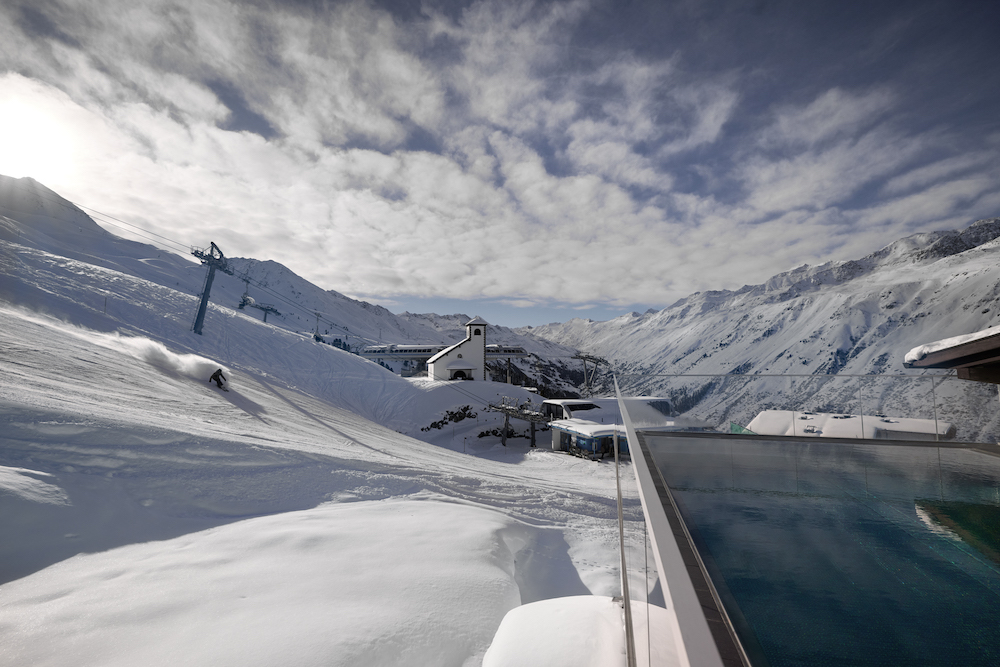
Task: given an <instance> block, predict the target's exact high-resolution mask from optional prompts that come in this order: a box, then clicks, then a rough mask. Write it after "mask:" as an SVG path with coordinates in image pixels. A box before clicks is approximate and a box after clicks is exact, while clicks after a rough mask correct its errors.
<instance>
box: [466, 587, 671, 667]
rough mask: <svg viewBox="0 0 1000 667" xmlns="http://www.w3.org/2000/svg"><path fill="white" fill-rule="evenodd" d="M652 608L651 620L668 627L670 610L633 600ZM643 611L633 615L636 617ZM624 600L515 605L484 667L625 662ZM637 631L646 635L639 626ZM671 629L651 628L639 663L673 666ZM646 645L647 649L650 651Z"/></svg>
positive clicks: (604, 666)
mask: <svg viewBox="0 0 1000 667" xmlns="http://www.w3.org/2000/svg"><path fill="white" fill-rule="evenodd" d="M639 607H645V608H646V609H648V610H649V617H650V622H651V624H655V625H657V627H661V628H664V627H667V624H668V622H669V621H668V619H667V610H666V609H663V608H661V607H655V606H652V605H646V604H645V603H633V605H632V608H633V609H634V610H637V609H638V608H639ZM637 617H638V618H645V615H644V614H633V621H635V618H637ZM624 623H625V621H624V614H623V613H622V605H621V603H619V602H616V601H614V600H613V599H612V598H609V597H603V596H596V595H585V596H573V597H564V598H555V599H552V600H543V601H541V602H535V603H532V604H526V605H523V606H521V607H517V608H516V609H512V610H511V611H509V612H507V615H506V616H504V619H503V622H502V623H501V624H500V627H499V628H498V629H497V633H496V636H495V637H494V638H493V643H492V644H491V645H490V649H489V651H487V652H486V655H485V656H484V657H483V667H532V666H533V665H538V666H539V667H541V666H543V665H544V667H610V666H612V665H623V664H625V632H624ZM639 630H640V632H639V633H638V635H637V636H639V635H641V636H643V637H645V636H646V635H645V633H644V632H642V629H641V628H639ZM668 638H669V633H667V632H654V633H649V643H648V644H645V643H644V642H638V643H639V644H642V645H641V646H640V647H637V648H638V649H639V650H640V651H641V655H640V656H637V657H638V658H639V660H638V661H637V662H638V663H639V664H644V665H645V664H649V665H657V666H658V667H674V666H675V665H679V664H680V662H679V660H678V658H677V652H676V651H675V650H673V647H672V645H670V644H669V639H668ZM647 650H648V651H649V653H648V655H647Z"/></svg>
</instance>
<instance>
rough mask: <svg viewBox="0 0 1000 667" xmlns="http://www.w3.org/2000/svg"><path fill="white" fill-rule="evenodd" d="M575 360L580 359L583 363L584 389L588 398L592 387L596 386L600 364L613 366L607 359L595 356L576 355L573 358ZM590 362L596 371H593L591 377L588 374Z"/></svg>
mask: <svg viewBox="0 0 1000 667" xmlns="http://www.w3.org/2000/svg"><path fill="white" fill-rule="evenodd" d="M573 359H579V360H580V361H582V362H583V384H584V387H585V388H586V389H585V391H586V393H587V396H590V395H591V385H593V384H594V380H595V379H596V377H597V366H598V365H599V364H604V365H605V366H610V365H611V364H609V363H608V361H607V360H606V359H604V358H602V357H595V356H594V355H591V354H576V355H574V356H573ZM588 361H590V362H592V363H593V364H594V370H593V371H591V372H590V374H589V375H588V374H587V362H588Z"/></svg>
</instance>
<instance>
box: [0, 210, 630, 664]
mask: <svg viewBox="0 0 1000 667" xmlns="http://www.w3.org/2000/svg"><path fill="white" fill-rule="evenodd" d="M4 210H5V211H6V213H5V214H6V215H7V216H8V217H7V218H0V223H2V224H0V227H2V230H0V231H2V232H3V234H0V369H2V372H0V534H2V535H3V536H4V539H3V540H2V541H0V665H25V664H33V665H126V664H127V665H157V664H189V665H227V664H233V665H235V664H239V665H241V666H243V667H246V666H253V665H274V664H278V663H282V664H295V665H313V664H324V665H359V664H363V665H422V664H424V665H456V666H459V665H461V666H465V665H468V666H474V665H479V664H480V663H481V662H482V660H483V656H484V654H485V653H486V650H487V649H488V648H489V647H490V645H491V643H493V644H494V645H495V646H497V647H498V649H497V650H500V647H501V646H502V644H503V641H502V640H501V641H500V642H499V643H495V642H493V638H494V632H495V631H496V630H497V628H498V627H499V626H500V624H501V621H502V619H503V618H504V616H505V615H506V614H507V612H509V611H510V610H512V609H515V608H518V606H519V605H522V604H529V603H534V602H538V601H542V600H551V599H556V598H561V597H574V596H593V597H595V599H601V600H606V599H607V598H609V597H610V596H613V595H617V594H618V593H619V573H618V566H617V563H618V559H619V557H618V553H617V521H616V512H615V503H614V497H615V481H614V472H613V466H610V465H607V464H599V463H592V462H588V461H582V460H581V459H578V458H575V457H569V456H566V455H563V454H559V453H555V452H551V451H549V450H547V448H545V447H544V446H543V447H539V448H538V449H531V448H529V446H528V442H527V440H526V439H524V438H512V439H510V440H508V446H507V447H506V448H504V447H502V446H501V445H500V443H499V438H497V437H493V436H489V435H487V436H485V437H480V434H481V433H483V432H485V431H488V430H490V429H493V428H496V427H497V426H499V425H500V424H502V415H498V414H496V413H489V412H487V411H485V409H484V408H485V405H486V403H488V402H492V401H497V400H499V399H500V398H501V397H504V396H508V397H511V398H512V399H513V400H515V401H517V402H522V401H524V400H528V399H534V400H536V401H537V400H538V399H537V397H536V396H534V395H532V394H531V393H529V392H527V391H526V390H524V389H522V388H518V387H513V386H510V385H505V384H498V383H493V382H458V383H456V382H434V381H429V380H426V379H423V380H408V379H403V378H400V377H399V376H396V375H394V374H392V373H389V372H387V371H386V370H385V369H383V368H381V367H380V366H378V365H376V364H374V363H371V362H369V361H367V360H364V359H362V358H360V357H358V356H356V355H353V354H350V353H347V352H345V351H343V350H340V349H337V348H334V347H331V346H329V345H323V344H320V343H316V342H314V341H313V340H312V337H311V335H310V332H309V331H308V330H306V331H297V330H293V329H291V328H288V327H285V326H277V325H276V324H272V323H271V321H270V319H269V321H268V323H267V324H264V323H263V322H262V321H261V320H259V319H256V318H255V317H253V316H251V315H248V314H246V313H243V312H240V311H237V310H234V309H232V308H230V307H224V306H220V305H219V303H218V302H217V299H216V297H215V291H214V288H213V299H212V303H211V305H210V308H209V311H208V315H207V317H206V322H205V335H204V336H197V335H195V334H193V333H192V332H191V331H190V324H191V319H192V317H193V314H194V312H195V309H196V306H197V298H196V296H195V295H194V294H192V293H191V292H189V291H187V290H186V289H185V288H184V286H183V285H178V283H182V282H184V280H182V279H186V280H187V284H188V285H190V284H197V283H198V282H199V281H198V276H199V275H201V274H202V273H203V270H202V269H201V268H200V267H198V266H197V265H193V264H190V263H188V262H186V261H184V260H179V259H176V258H171V257H169V256H166V255H165V254H164V253H161V251H159V250H157V249H155V248H151V247H149V246H143V245H141V244H134V243H130V242H125V241H122V240H120V239H115V238H113V237H109V236H108V235H106V234H97V232H95V231H94V230H93V229H88V228H87V227H86V226H85V225H86V224H87V219H85V218H79V219H78V218H73V220H72V221H71V222H72V224H63V223H66V220H65V219H57V218H56V217H54V216H55V213H53V215H52V216H48V217H46V216H44V215H39V214H34V215H33V217H30V219H28V221H27V222H25V221H24V220H20V219H15V217H12V216H14V213H12V212H11V207H6V208H5V209H4ZM62 210H65V209H62ZM61 225H62V226H61ZM94 227H95V228H96V225H95V226H94ZM39 229H42V230H43V231H44V234H43V233H41V232H40V231H39ZM72 234H77V235H80V234H83V235H87V234H91V235H90V236H88V237H87V242H86V243H83V242H79V243H77V242H74V241H73V238H69V239H67V238H64V237H65V235H70V236H71V237H72ZM69 255H73V257H70V256H69ZM147 260H148V261H147ZM184 272H189V273H190V274H191V275H189V276H186V274H185V273H184ZM185 276H186V277H185ZM289 280H290V278H289ZM240 287H242V285H240ZM231 301H233V300H232V299H229V300H228V301H226V303H229V302H231ZM105 303H106V304H107V305H106V306H105ZM230 305H235V303H231V304H230ZM348 305H350V304H348ZM351 308H354V306H351ZM360 311H364V313H368V314H369V315H370V313H371V310H370V309H363V308H362V309H360ZM351 312H354V311H352V310H350V309H347V308H346V307H345V309H344V310H343V311H342V314H343V315H344V318H342V321H341V322H340V323H339V324H342V325H343V326H344V327H346V328H349V329H350V330H354V329H355V327H359V328H360V327H362V326H363V325H364V323H365V322H367V321H369V320H365V319H363V318H362V316H361V315H359V319H358V320H357V321H355V320H354V319H351V318H350V317H348V315H349V314H350V313H351ZM365 317H367V315H365ZM278 324H280V322H279V323H278ZM310 324H311V323H310ZM216 368H223V369H224V372H225V374H226V376H227V377H228V378H229V388H230V391H229V392H221V391H219V390H218V389H216V388H215V387H214V385H212V384H210V383H209V382H208V376H209V375H210V374H211V373H212V371H214V370H215V369H216ZM466 405H469V406H471V408H472V411H473V412H474V413H475V416H474V417H468V418H463V419H461V420H459V421H447V420H448V419H449V418H448V415H449V414H454V413H455V412H456V411H457V410H458V409H459V408H461V407H463V406H466ZM441 421H446V423H445V424H444V426H443V428H431V427H430V424H432V422H441ZM514 425H515V427H517V426H518V425H517V423H516V422H515V424H514ZM524 427H525V430H526V428H527V425H526V424H525V425H524ZM422 429H427V430H422ZM625 474H626V475H629V474H631V473H630V471H629V470H628V469H626V471H625ZM626 516H627V520H628V521H629V522H630V524H633V525H634V524H635V523H636V522H637V521H639V520H641V514H640V512H639V508H638V500H637V499H636V498H635V497H634V494H633V495H631V496H629V498H628V499H627V504H626ZM629 549H630V551H631V550H642V549H644V545H643V544H642V542H641V541H640V542H639V543H638V544H637V545H630V547H629ZM619 611H620V610H619ZM564 629H565V630H569V629H568V628H564ZM539 641H541V640H539ZM545 641H558V634H557V633H556V631H555V630H554V631H553V633H550V635H549V636H548V637H547V638H546V640H545ZM574 650H576V651H577V653H576V654H575V655H577V657H578V658H579V661H580V664H583V663H584V662H585V661H586V660H589V659H591V658H592V656H590V654H589V653H587V654H586V655H584V651H587V650H588V649H587V648H586V647H583V646H581V647H576V649H574ZM572 655H573V654H571V655H570V657H572ZM590 664H593V663H592V662H591V663H590ZM614 664H618V662H615V663H614Z"/></svg>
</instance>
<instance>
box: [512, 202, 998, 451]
mask: <svg viewBox="0 0 1000 667" xmlns="http://www.w3.org/2000/svg"><path fill="white" fill-rule="evenodd" d="M998 236H1000V218H993V219H990V220H981V221H979V222H976V223H975V224H973V225H972V226H971V227H969V228H968V229H965V230H961V231H954V232H937V233H933V234H919V235H916V236H912V237H909V238H906V239H902V240H901V241H898V242H896V243H893V244H891V245H889V246H886V247H885V248H883V249H881V250H879V251H878V252H875V253H873V254H871V255H869V256H868V257H865V258H863V259H860V260H855V261H843V262H831V263H828V264H824V265H822V266H817V267H809V266H803V267H800V268H798V269H795V270H793V271H790V272H787V273H783V274H779V275H777V276H775V277H774V278H772V279H770V280H769V281H767V282H766V283H764V284H762V285H753V286H747V287H744V288H742V289H740V290H737V291H715V292H704V293H697V294H693V295H691V296H690V297H688V298H685V299H682V300H680V301H678V302H677V303H675V304H673V305H672V306H670V307H668V308H665V309H663V310H661V311H659V312H647V313H645V314H639V313H632V314H630V315H625V316H623V317H619V318H616V319H614V320H610V321H607V322H592V321H588V320H572V321H569V322H566V323H563V324H552V325H546V326H542V327H534V328H532V329H531V330H530V332H531V333H532V334H534V335H537V336H541V337H545V338H548V339H550V340H553V341H554V342H557V343H560V344H562V345H567V346H571V347H577V348H580V349H581V350H583V351H585V352H588V353H590V354H596V355H600V356H603V357H605V358H607V359H608V360H609V361H611V362H612V364H613V367H614V368H615V370H616V371H617V372H618V373H620V374H624V373H647V374H650V373H662V374H729V373H738V374H817V375H824V376H825V375H830V374H841V375H848V374H883V375H890V374H903V373H907V371H906V370H905V369H904V368H903V358H904V356H905V354H906V353H907V351H908V350H910V349H911V348H913V347H915V346H917V345H920V344H923V343H928V342H931V341H935V340H939V339H942V338H946V337H949V336H954V335H959V334H963V333H969V332H973V331H979V330H981V329H985V328H987V327H989V326H991V325H995V324H997V323H998V321H1000V320H998V319H997V318H998V316H1000V306H998V304H997V297H998V296H1000V268H998V260H1000V240H998V239H997V237H998ZM608 381H609V378H608V377H607V376H605V387H604V389H605V390H606V389H607V388H608V386H607V382H608ZM629 381H631V382H633V384H634V385H635V387H634V388H635V390H636V391H647V392H651V393H654V394H655V393H660V394H668V395H672V396H673V397H674V398H675V399H676V400H677V402H678V403H679V404H681V405H683V406H686V407H688V408H690V407H694V406H696V405H698V403H699V402H701V403H702V404H703V405H702V407H705V406H706V405H708V404H711V405H712V406H715V407H718V406H721V405H723V404H727V403H728V404H730V406H732V405H734V404H735V403H737V402H738V401H737V397H738V396H740V395H745V394H756V395H757V399H756V401H755V402H753V403H752V404H747V406H746V407H745V408H744V409H742V411H740V410H737V411H735V412H734V411H730V413H729V414H725V415H724V414H723V411H721V408H720V409H719V410H716V411H715V416H716V417H717V418H718V419H719V420H720V422H721V421H723V420H724V419H726V418H729V419H735V420H744V421H743V422H742V423H744V424H745V423H746V420H748V419H749V418H751V417H752V416H753V415H754V414H755V413H756V412H755V411H756V410H759V409H765V408H768V407H779V406H781V404H782V401H787V400H788V397H787V394H788V391H789V390H788V385H787V383H786V385H785V389H784V390H782V389H780V388H779V387H777V386H776V385H775V383H771V385H766V384H765V383H764V382H763V381H761V382H758V383H756V384H755V385H754V386H753V388H749V385H746V384H745V383H744V384H742V385H739V384H738V383H735V382H729V383H728V384H727V387H726V388H723V387H722V384H721V383H720V382H715V383H714V384H713V383H712V381H710V380H709V379H707V378H703V379H690V380H677V379H667V378H660V379H655V380H651V381H648V382H640V381H639V380H638V379H637V378H630V379H626V384H627V383H628V382H629ZM901 386H902V385H901ZM910 386H911V389H909V390H905V389H901V388H900V389H896V390H893V391H896V392H897V393H899V392H903V393H906V392H908V393H909V394H911V400H910V401H909V403H906V402H905V401H903V402H900V403H899V405H900V406H901V407H900V408H899V409H902V410H918V408H920V406H917V405H916V403H919V402H921V400H923V399H920V398H918V397H917V395H918V394H919V395H920V396H922V395H923V394H924V393H925V392H926V387H924V386H923V385H918V388H912V387H913V386H914V385H913V383H910ZM824 387H825V388H824ZM833 387H834V384H826V385H824V384H822V383H813V385H812V388H809V387H805V386H798V387H796V389H795V392H797V394H798V396H796V400H799V401H806V400H807V399H809V398H811V397H814V398H815V401H814V402H815V404H816V405H815V406H814V407H812V408H809V409H819V408H820V407H822V406H826V407H828V408H829V410H828V411H838V410H841V411H846V410H850V409H856V406H853V405H850V403H851V401H852V400H853V399H851V398H850V397H851V395H852V394H854V393H856V392H857V389H856V387H855V386H853V385H849V384H847V383H841V384H840V385H839V387H838V388H836V389H834V388H833ZM783 392H784V394H786V395H785V396H780V394H782V393H783ZM876 393H878V392H876ZM987 393H988V392H987ZM992 397H993V398H992V400H996V392H995V390H994V391H993V394H992ZM987 398H988V397H987ZM880 399H881V396H873V397H871V398H870V399H869V400H871V401H876V400H880ZM862 400H864V396H863V397H862ZM976 400H977V401H978V400H979V399H978V398H977V399H976ZM706 402H707V403H706ZM976 406H979V403H976ZM787 407H791V406H787ZM799 409H801V408H799ZM977 409H978V407H970V411H975V410H977ZM925 412H926V410H925ZM994 413H995V411H993V410H989V411H988V415H989V416H990V417H992V416H993V414H994ZM898 416H913V417H917V416H928V415H926V414H902V415H898ZM993 421H994V422H995V419H994V420H993ZM996 426H997V424H996V423H986V422H977V423H976V424H975V425H974V426H972V427H970V428H968V429H966V435H968V436H969V437H971V438H973V439H978V438H979V437H986V435H985V434H987V433H993V432H994V431H995V430H996Z"/></svg>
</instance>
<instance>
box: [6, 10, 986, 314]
mask: <svg viewBox="0 0 1000 667" xmlns="http://www.w3.org/2000/svg"><path fill="white" fill-rule="evenodd" d="M998 25H1000V7H998V5H997V3H991V2H980V1H975V2H938V1H933V2H919V1H906V2H844V1H837V2H822V1H816V2H794V1H788V2H780V1H779V2H769V1H747V2H741V1H739V0H728V1H721V0H720V1H717V2H716V1H694V0H691V1H683V2H668V1H662V2H611V1H603V2H602V1H599V0H582V1H578V2H517V1H512V0H507V1H503V2H489V1H484V2H464V3H457V2H447V3H442V2H433V1H428V2H424V3H419V2H318V1H317V2H286V3H277V2H220V1H218V0H203V1H199V2H162V1H148V0H104V1H102V2H66V1H55V0H51V1H49V0H46V1H41V2H39V1H38V0H32V1H30V2H28V1H25V2H19V1H18V0H13V1H11V0H8V1H6V2H4V3H3V4H2V5H0V72H2V73H0V173H4V174H7V175H11V176H25V175H29V176H33V177H35V178H36V179H38V180H39V181H41V182H42V183H44V184H45V185H47V186H49V187H51V188H52V189H54V190H56V191H57V192H59V193H60V194H63V195H64V196H66V197H68V198H70V199H72V200H74V201H77V202H78V203H80V204H84V205H86V206H90V207H93V208H95V209H97V210H99V211H102V212H104V213H108V214H110V215H114V216H116V217H119V218H121V219H124V220H129V221H131V222H134V223H135V224H138V225H141V226H143V227H146V228H148V229H151V230H154V231H156V232H157V233H160V234H163V235H165V236H168V237H170V238H172V239H176V240H178V241H181V242H182V243H188V244H191V245H197V246H207V244H208V242H209V241H215V242H216V243H217V244H219V246H221V247H222V248H223V249H224V251H225V252H226V253H227V254H228V255H232V256H247V257H256V258H259V259H274V260H276V261H279V262H282V263H284V264H286V265H287V266H289V267H290V268H292V269H293V270H294V271H296V272H297V273H299V274H301V275H303V276H305V277H307V278H309V279H310V280H312V281H313V282H315V283H317V284H319V285H321V286H323V287H325V288H328V289H334V290H337V291H339V292H342V293H344V294H347V295H349V296H352V297H355V298H360V299H364V300H367V301H371V302H375V303H379V304H381V305H384V306H386V307H388V308H390V309H391V310H394V311H396V312H400V311H403V310H409V311H411V312H427V311H434V312H439V313H442V314H443V313H450V312H465V313H467V314H469V315H475V314H479V315H482V316H484V317H486V319H487V320H489V321H491V322H493V323H496V324H505V325H524V324H542V323H547V322H552V321H564V320H567V319H570V318H571V317H591V318H594V319H607V318H610V317H614V316H616V315H619V314H624V313H627V312H630V311H633V310H639V311H643V310H646V309H648V308H662V307H665V306H667V305H669V304H670V303H672V302H673V301H675V300H676V299H678V298H681V297H684V296H686V295H688V294H690V293H692V292H694V291H699V290H706V289H734V288H739V287H741V286H742V285H744V284H753V283H758V282H761V281H763V280H766V279H767V278H768V277H770V276H771V275H773V274H774V273H777V272H779V271H783V270H787V269H790V268H793V267H795V266H799V265H801V264H803V263H809V264H815V263H820V262H824V261H829V260H834V259H850V258H856V257H860V256H862V255H864V254H867V253H869V252H872V251H874V250H876V249H877V248H879V247H881V246H882V245H885V244H886V243H889V242H891V241H893V240H895V239H897V238H900V237H902V236H906V235H908V234H912V233H915V232H919V231H928V230H933V229H952V228H958V227H964V226H966V225H967V224H969V223H971V222H972V221H973V220H975V219H977V218H982V217H992V216H996V215H1000V187H998V185H1000V113H998V111H997V110H998V109H1000V104H998V102H1000V43H998V40H997V39H996V37H995V32H996V27H997V26H998ZM116 231H117V230H116Z"/></svg>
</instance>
